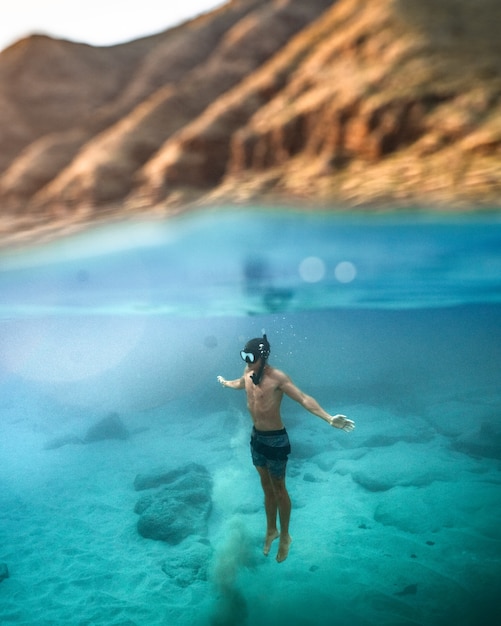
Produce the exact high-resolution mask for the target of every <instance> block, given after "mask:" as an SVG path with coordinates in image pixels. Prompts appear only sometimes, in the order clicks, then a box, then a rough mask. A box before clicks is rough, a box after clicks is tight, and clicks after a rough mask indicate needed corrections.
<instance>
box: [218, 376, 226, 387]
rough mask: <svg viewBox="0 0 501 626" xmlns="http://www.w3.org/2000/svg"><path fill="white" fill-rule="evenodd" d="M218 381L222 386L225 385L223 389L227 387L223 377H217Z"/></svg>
mask: <svg viewBox="0 0 501 626" xmlns="http://www.w3.org/2000/svg"><path fill="white" fill-rule="evenodd" d="M217 381H218V383H221V385H223V387H226V380H225V379H224V378H223V377H222V376H218V377H217Z"/></svg>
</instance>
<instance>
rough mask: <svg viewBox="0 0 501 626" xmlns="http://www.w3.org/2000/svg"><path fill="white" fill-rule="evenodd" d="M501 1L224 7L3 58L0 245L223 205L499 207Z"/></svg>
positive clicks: (251, 1) (39, 41)
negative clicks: (97, 41) (133, 37)
mask: <svg viewBox="0 0 501 626" xmlns="http://www.w3.org/2000/svg"><path fill="white" fill-rule="evenodd" d="M499 23H501V4H500V3H499V2H497V0H476V2H474V3H472V2H471V1H470V0H372V1H371V2H366V1H365V0H337V2H333V1H332V0H309V2H307V3H305V2H303V1H302V0H233V1H231V2H228V3H227V4H226V5H223V6H222V7H220V8H218V9H217V10H215V11H213V12H210V13H208V14H206V15H203V16H201V17H198V18H196V19H194V20H191V21H188V22H186V23H184V24H181V25H180V26H178V27H176V28H172V29H169V30H167V31H165V32H163V33H159V34H157V35H154V36H151V37H147V38H143V39H140V40H137V41H133V42H130V43H127V44H122V45H118V46H112V47H106V48H104V47H103V48H99V47H93V46H88V45H83V44H76V43H72V42H67V41H61V40H55V39H51V38H49V37H44V36H32V37H29V38H27V39H24V40H21V41H19V42H17V43H16V44H14V45H13V46H11V47H9V48H7V49H6V50H4V51H3V52H1V53H0V107H1V110H2V116H1V119H0V138H1V143H0V145H1V149H0V206H1V207H2V212H1V218H0V232H2V233H3V234H4V235H5V234H9V233H11V232H13V231H18V232H19V231H22V232H24V231H27V230H31V229H33V228H35V227H38V228H39V229H40V228H42V229H43V228H45V229H50V228H52V227H55V225H57V224H68V223H70V224H71V223H86V222H88V221H93V220H96V219H102V218H103V217H108V216H116V215H119V216H125V215H130V214H136V213H138V212H143V211H151V210H152V209H154V210H155V212H156V213H159V214H168V213H170V212H172V211H176V210H179V209H180V208H185V207H187V206H193V205H207V204H211V203H221V202H224V203H227V202H232V203H235V202H243V203H245V202H249V201H252V202H256V201H258V202H259V201H263V202H267V203H270V202H279V203H283V204H287V203H295V204H301V203H306V204H308V205H310V206H311V205H312V204H320V205H322V204H323V205H326V206H343V207H359V206H365V207H367V206H375V207H377V206H384V207H392V206H393V207H404V206H416V205H426V206H433V207H440V208H444V207H452V208H463V207H468V208H475V207H494V206H499V204H500V195H501V194H500V191H501V105H500V96H501V74H500V72H499V58H500V53H501V38H500V37H499V32H498V31H499V28H498V25H499Z"/></svg>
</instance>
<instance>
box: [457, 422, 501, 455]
mask: <svg viewBox="0 0 501 626" xmlns="http://www.w3.org/2000/svg"><path fill="white" fill-rule="evenodd" d="M453 447H454V448H455V449H456V450H458V451H459V452H463V453H465V454H469V455H471V456H475V457H479V456H483V457H487V458H491V459H501V426H499V424H496V423H495V421H494V419H493V421H492V422H487V421H484V422H482V424H480V427H479V428H478V429H477V430H475V431H473V432H469V433H465V434H463V435H460V436H459V437H457V438H456V440H455V441H454V443H453Z"/></svg>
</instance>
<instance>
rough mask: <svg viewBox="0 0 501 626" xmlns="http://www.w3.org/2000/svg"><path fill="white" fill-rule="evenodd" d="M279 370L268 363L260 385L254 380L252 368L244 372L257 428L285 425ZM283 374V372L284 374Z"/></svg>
mask: <svg viewBox="0 0 501 626" xmlns="http://www.w3.org/2000/svg"><path fill="white" fill-rule="evenodd" d="M280 374H281V372H279V371H278V370H275V369H274V368H272V367H270V366H269V365H267V366H266V367H265V370H264V373H263V377H262V379H261V382H260V383H259V385H255V384H254V383H253V382H252V378H251V375H252V370H251V369H250V368H247V369H246V371H245V372H244V383H245V391H246V393H247V407H248V409H249V413H250V414H251V417H252V421H253V423H254V426H255V427H256V428H257V430H280V429H281V428H283V427H284V425H283V423H282V418H281V416H280V404H281V402H282V398H283V395H284V394H283V391H282V390H281V389H280ZM282 376H283V374H282Z"/></svg>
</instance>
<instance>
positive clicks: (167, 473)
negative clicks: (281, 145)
mask: <svg viewBox="0 0 501 626" xmlns="http://www.w3.org/2000/svg"><path fill="white" fill-rule="evenodd" d="M201 467H202V466H201V465H198V464H197V463H189V464H188V465H184V466H183V467H179V468H177V469H169V468H165V467H160V468H157V469H156V470H153V471H151V472H149V473H148V474H138V475H137V476H136V478H135V479H134V489H135V490H136V491H143V490H144V489H153V488H155V487H160V485H168V484H169V483H173V482H175V481H176V480H177V479H178V478H180V477H181V476H186V475H187V474H188V473H189V472H190V471H193V472H194V474H196V472H197V471H198V469H199V468H201ZM204 469H205V468H204Z"/></svg>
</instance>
